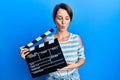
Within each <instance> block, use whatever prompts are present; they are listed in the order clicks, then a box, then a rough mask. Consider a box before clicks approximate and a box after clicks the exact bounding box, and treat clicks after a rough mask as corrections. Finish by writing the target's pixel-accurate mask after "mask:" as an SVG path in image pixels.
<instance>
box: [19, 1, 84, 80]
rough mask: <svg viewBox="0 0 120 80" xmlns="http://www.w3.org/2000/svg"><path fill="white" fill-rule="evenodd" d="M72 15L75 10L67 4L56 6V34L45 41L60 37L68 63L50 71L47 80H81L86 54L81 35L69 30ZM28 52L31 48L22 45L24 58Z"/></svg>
mask: <svg viewBox="0 0 120 80" xmlns="http://www.w3.org/2000/svg"><path fill="white" fill-rule="evenodd" d="M72 16H73V12H72V10H71V8H70V7H69V6H68V5H67V4H64V3H61V4H58V5H56V6H55V8H54V11H53V20H54V22H55V24H56V28H57V31H56V33H55V34H54V35H52V36H50V37H47V38H46V39H45V41H49V40H51V39H54V38H57V39H58V41H59V44H60V46H61V49H62V52H63V55H64V57H65V60H66V62H67V64H68V65H67V66H66V67H63V68H60V69H57V71H56V72H52V73H49V74H48V75H47V77H46V80H80V77H79V73H78V67H79V66H81V65H82V64H84V59H85V55H84V48H83V46H82V41H81V39H80V37H79V36H78V35H77V34H73V33H71V32H69V31H68V30H67V29H68V26H69V24H70V22H71V21H72ZM26 52H27V54H28V53H29V50H28V49H27V48H24V46H22V47H21V48H20V53H21V56H22V57H23V58H25V55H24V53H26Z"/></svg>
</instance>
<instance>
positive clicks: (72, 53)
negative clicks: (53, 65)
mask: <svg viewBox="0 0 120 80" xmlns="http://www.w3.org/2000/svg"><path fill="white" fill-rule="evenodd" d="M74 55H77V53H75V52H70V53H65V54H64V56H74Z"/></svg>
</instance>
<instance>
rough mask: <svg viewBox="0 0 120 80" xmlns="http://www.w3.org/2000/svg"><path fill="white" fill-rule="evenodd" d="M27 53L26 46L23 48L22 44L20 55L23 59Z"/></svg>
mask: <svg viewBox="0 0 120 80" xmlns="http://www.w3.org/2000/svg"><path fill="white" fill-rule="evenodd" d="M28 53H29V50H28V48H25V47H24V46H22V47H20V55H21V57H22V58H23V59H25V56H26V55H27V54H28Z"/></svg>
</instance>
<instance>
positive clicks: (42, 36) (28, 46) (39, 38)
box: [25, 28, 54, 48]
mask: <svg viewBox="0 0 120 80" xmlns="http://www.w3.org/2000/svg"><path fill="white" fill-rule="evenodd" d="M53 31H54V29H53V28H52V29H50V30H48V31H47V32H45V33H44V34H42V35H41V36H39V37H37V38H36V39H35V40H33V41H32V42H30V43H28V44H27V45H26V46H25V48H30V47H31V46H32V45H34V44H35V43H37V42H38V41H40V40H41V39H43V38H44V37H46V36H47V35H49V34H50V33H52V32H53Z"/></svg>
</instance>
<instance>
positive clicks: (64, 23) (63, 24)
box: [55, 8, 70, 31]
mask: <svg viewBox="0 0 120 80" xmlns="http://www.w3.org/2000/svg"><path fill="white" fill-rule="evenodd" d="M55 23H56V26H57V29H58V30H59V31H67V27H68V25H69V23H70V16H69V15H68V13H67V11H66V10H65V9H61V8H60V9H59V10H58V11H57V14H56V17H55Z"/></svg>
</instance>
